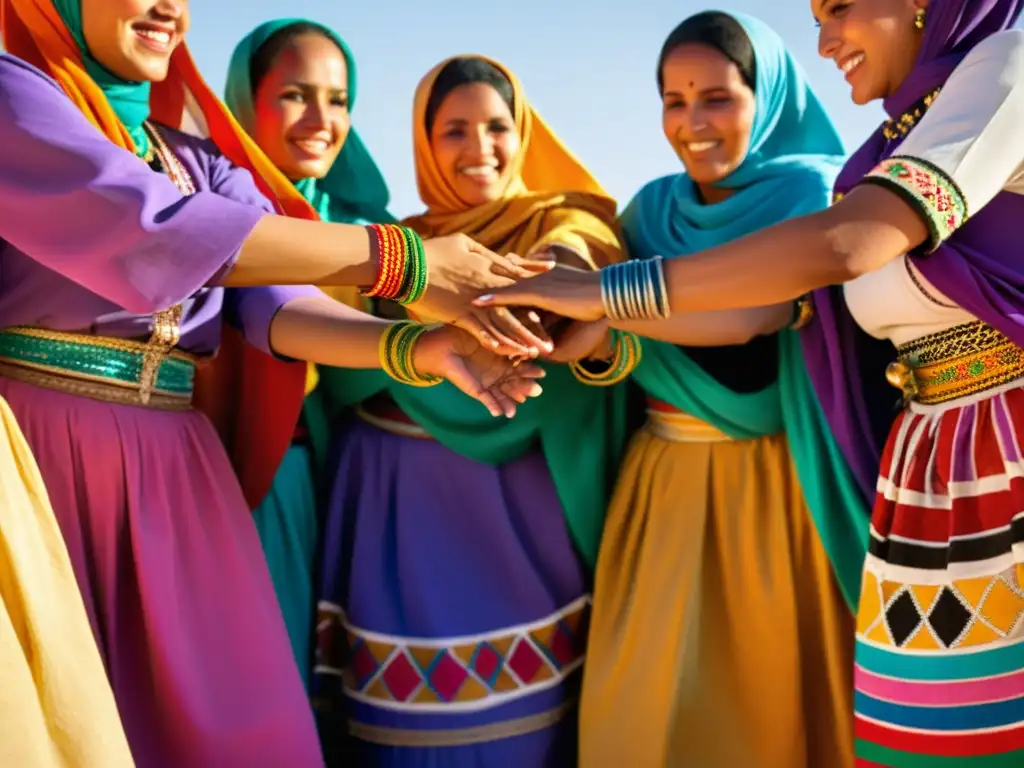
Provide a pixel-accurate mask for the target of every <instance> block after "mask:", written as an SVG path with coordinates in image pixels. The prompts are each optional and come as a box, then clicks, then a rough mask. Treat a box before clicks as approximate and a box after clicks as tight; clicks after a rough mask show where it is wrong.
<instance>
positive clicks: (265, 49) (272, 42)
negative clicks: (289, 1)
mask: <svg viewBox="0 0 1024 768" xmlns="http://www.w3.org/2000/svg"><path fill="white" fill-rule="evenodd" d="M303 35H320V37H322V38H324V40H330V41H331V43H333V44H334V45H335V46H337V48H338V50H339V51H341V55H342V56H344V55H345V52H344V51H342V50H341V46H340V45H338V41H337V40H335V39H334V38H333V37H332V36H331V35H330V33H329V32H327V30H325V29H324V28H323V27H321V26H320V25H319V24H314V23H313V22H311V21H299V22H296V23H295V24H291V25H289V26H287V27H282V28H281V29H279V30H277V31H276V32H275V33H274V34H272V35H271V36H270V37H268V38H267V39H266V40H264V41H263V45H261V46H260V47H259V48H257V49H256V53H254V54H253V57H252V60H251V61H250V62H249V82H250V83H251V84H252V92H253V93H256V91H257V90H258V89H259V87H260V84H261V83H262V82H263V78H265V77H266V76H267V73H268V72H270V68H271V67H273V66H274V61H275V60H276V59H277V57H278V56H279V55H280V53H281V51H283V50H284V49H285V48H287V47H288V44H289V43H291V42H292V41H293V40H295V39H296V38H298V37H302V36H303Z"/></svg>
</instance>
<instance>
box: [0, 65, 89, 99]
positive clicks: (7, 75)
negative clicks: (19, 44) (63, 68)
mask: <svg viewBox="0 0 1024 768" xmlns="http://www.w3.org/2000/svg"><path fill="white" fill-rule="evenodd" d="M0 101H2V103H3V106H4V107H5V108H6V109H7V110H10V111H15V112H18V111H21V109H22V108H30V109H31V108H35V109H39V108H41V107H43V106H44V105H46V104H52V105H53V106H54V107H55V108H74V105H73V104H72V103H71V100H70V99H69V98H67V96H66V95H65V93H64V91H63V90H62V89H61V87H60V86H59V85H58V84H57V81H56V80H54V79H53V78H52V77H50V76H49V75H47V74H46V73H45V72H43V71H42V70H41V69H38V68H37V67H34V66H33V65H31V64H29V63H28V62H27V61H23V60H22V59H19V58H18V57H16V56H11V55H10V54H9V53H0ZM76 111H77V110H76Z"/></svg>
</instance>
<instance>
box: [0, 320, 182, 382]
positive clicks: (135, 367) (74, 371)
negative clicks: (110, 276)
mask: <svg viewBox="0 0 1024 768" xmlns="http://www.w3.org/2000/svg"><path fill="white" fill-rule="evenodd" d="M0 360H8V361H10V362H13V363H15V364H17V363H21V364H23V365H28V366H31V367H33V368H38V369H40V370H44V371H49V372H52V373H58V374H61V373H63V374H67V375H70V376H73V377H79V378H82V377H87V378H89V379H92V380H94V381H96V380H100V381H106V382H109V383H112V384H120V385H128V386H136V387H137V386H139V385H140V380H141V376H142V362H143V353H142V352H141V351H135V350H131V349H120V348H117V347H116V346H115V345H109V346H108V345H106V344H89V343H86V342H80V341H64V340H57V339H52V338H45V337H41V336H36V335H30V334H26V333H19V332H17V331H13V330H8V331H0ZM195 373H196V366H195V363H193V362H191V361H189V360H183V359H181V358H178V357H166V358H164V360H163V361H162V362H161V364H160V369H159V371H158V373H157V378H156V386H155V387H154V391H155V392H160V393H163V394H167V395H175V396H182V397H190V396H191V395H192V389H193V386H194V382H195Z"/></svg>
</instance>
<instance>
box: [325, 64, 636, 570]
mask: <svg viewBox="0 0 1024 768" xmlns="http://www.w3.org/2000/svg"><path fill="white" fill-rule="evenodd" d="M479 58H480V59H482V60H483V61H486V62H488V63H490V64H492V65H493V66H494V67H496V68H497V69H498V70H499V71H500V72H501V73H502V74H504V75H505V77H506V78H508V80H509V83H510V84H511V85H512V89H513V117H514V119H515V123H516V127H517V129H518V130H519V134H520V138H521V144H520V149H519V152H518V153H517V154H516V156H515V157H514V158H513V159H512V160H511V163H512V167H513V169H514V170H513V174H512V181H511V183H510V185H509V187H508V189H507V190H506V194H505V195H504V196H503V197H502V198H501V199H500V200H496V201H494V202H493V203H487V204H484V205H481V206H477V207H470V206H469V205H467V204H466V203H465V202H463V201H462V200H460V199H459V198H458V196H457V195H456V194H455V191H454V190H453V189H452V188H451V187H450V186H449V185H448V183H447V182H446V181H445V179H444V176H443V175H442V174H441V171H440V169H439V168H438V167H437V164H436V162H435V160H434V155H433V150H432V149H431V145H430V141H429V137H428V136H427V132H426V109H427V102H428V101H429V99H430V95H431V92H432V90H433V87H434V82H435V80H436V78H437V75H438V74H439V73H440V72H441V70H442V69H443V68H444V67H445V65H447V64H448V61H451V59H449V60H448V61H444V62H442V63H441V64H439V65H438V66H436V67H435V68H434V69H432V70H431V71H430V73H428V74H427V75H426V77H424V78H423V80H422V81H421V82H420V84H419V87H418V88H417V89H416V97H415V102H414V106H413V137H414V151H415V156H416V175H417V181H418V184H419V190H420V195H421V197H422V198H423V202H424V203H425V204H426V205H427V211H426V212H425V213H423V214H422V215H420V216H416V217H413V218H411V219H408V220H406V221H405V222H404V223H406V224H408V225H409V226H411V227H412V228H413V229H415V230H416V231H417V232H419V233H420V234H421V235H423V236H424V237H437V236H442V235H447V234H452V233H456V232H462V233H465V234H467V235H469V236H470V237H472V238H474V239H475V240H477V241H478V242H480V243H481V244H483V245H485V246H487V247H490V248H492V249H494V250H496V251H498V252H500V253H509V252H514V253H519V254H522V255H525V254H528V253H531V252H535V251H537V250H540V249H542V248H544V247H546V246H549V245H551V244H560V245H567V246H570V247H575V248H577V249H579V250H580V251H582V252H584V253H586V252H588V251H589V253H590V254H591V255H592V256H594V255H596V256H597V259H596V261H598V262H599V263H609V262H614V261H619V260H621V259H622V257H623V254H622V247H621V244H620V241H619V236H618V232H617V229H616V227H615V202H614V201H613V200H612V199H611V198H609V197H608V196H607V195H606V194H605V193H604V191H603V189H602V188H601V186H600V185H599V184H598V183H597V181H596V180H595V179H594V178H593V176H591V174H590V172H589V171H587V169H586V168H585V167H584V166H583V165H582V163H580V161H579V160H577V159H576V158H575V157H574V156H573V155H572V154H571V153H570V152H569V151H568V150H567V149H566V148H565V147H564V146H563V145H562V143H561V141H559V139H558V138H557V137H556V136H555V134H554V133H553V132H552V131H551V129H550V128H548V126H547V125H546V124H545V123H544V121H543V120H542V119H541V117H540V115H538V114H537V112H536V111H534V109H533V108H532V107H531V106H530V104H529V102H528V101H527V99H526V96H525V93H524V91H523V87H522V85H521V84H520V82H519V80H518V79H517V78H516V77H515V76H514V75H513V74H512V73H511V72H510V71H509V70H508V69H506V68H505V67H504V66H502V65H500V64H498V63H497V62H494V61H491V60H490V59H486V58H484V57H482V56H481V57H479ZM546 367H547V378H545V379H544V394H543V395H542V396H541V397H539V398H536V399H533V400H529V401H527V402H526V403H525V404H523V405H521V406H519V408H518V409H517V412H516V416H515V418H514V419H510V420H497V419H494V418H492V417H491V416H490V415H489V414H488V413H487V411H486V410H484V409H483V408H482V407H481V406H480V404H479V403H477V402H475V401H473V400H472V399H470V398H469V397H467V396H466V395H464V394H463V393H462V392H460V391H459V390H458V389H456V388H455V387H454V386H452V385H451V384H448V383H443V384H440V385H438V386H436V387H430V388H428V389H420V388H416V387H408V386H402V385H399V384H396V383H395V382H393V381H390V380H387V379H383V380H382V379H381V378H379V377H378V383H377V384H376V386H375V387H373V386H368V384H367V382H368V377H367V375H366V372H361V371H345V370H341V369H330V370H324V371H322V376H323V381H324V383H325V384H327V385H328V386H329V387H330V388H331V396H332V399H333V400H335V401H342V400H345V399H346V398H347V399H348V401H349V402H353V401H357V400H359V399H363V398H365V397H367V396H368V395H369V394H371V393H372V392H373V391H374V390H377V391H379V390H385V389H386V390H387V392H388V394H389V395H390V396H391V397H392V398H393V399H394V400H395V402H396V403H397V404H398V406H399V407H400V408H401V409H402V410H403V411H404V412H405V413H406V414H408V415H409V416H410V417H411V418H412V419H413V420H415V421H416V422H417V423H418V424H419V425H420V426H422V427H423V428H424V429H425V430H426V431H427V432H428V433H429V434H430V435H431V436H432V437H433V438H434V439H436V440H437V441H438V442H440V443H442V444H443V445H445V446H446V447H448V448H450V449H451V450H453V451H455V452H456V453H459V454H462V455H463V456H468V457H469V458H471V459H474V460H476V461H480V462H484V463H487V464H492V465H497V464H503V463H505V462H509V461H513V460H515V459H517V458H520V457H521V456H523V455H524V454H526V453H527V451H529V450H530V449H531V448H533V447H534V446H536V445H537V444H538V443H539V444H540V447H541V449H542V450H543V452H544V457H545V459H546V461H547V465H548V469H549V470H550V472H551V476H552V479H553V481H554V484H555V488H556V490H557V493H558V497H559V500H560V501H561V502H562V508H563V510H564V513H565V516H566V523H567V526H568V528H569V532H570V534H571V535H572V537H573V540H574V542H575V543H576V546H577V549H578V550H579V552H580V554H581V555H582V557H583V558H584V560H585V561H586V562H587V563H588V564H589V565H590V566H593V564H594V563H595V562H596V559H597V549H598V544H599V542H600V538H601V530H602V527H603V522H604V512H605V509H606V508H607V503H608V496H609V493H610V491H611V488H612V486H613V483H614V480H615V477H616V473H617V470H618V465H619V461H620V459H621V456H622V453H623V449H624V447H625V440H626V428H627V418H626V414H627V402H626V389H625V387H622V386H620V387H612V388H609V389H605V388H601V387H590V386H587V385H584V384H581V383H579V382H577V381H576V379H575V378H573V376H572V373H571V372H570V371H569V369H568V367H567V366H564V365H551V366H546ZM374 373H376V372H374ZM580 429H585V430H586V436H585V439H582V440H581V439H580V432H579V430H580Z"/></svg>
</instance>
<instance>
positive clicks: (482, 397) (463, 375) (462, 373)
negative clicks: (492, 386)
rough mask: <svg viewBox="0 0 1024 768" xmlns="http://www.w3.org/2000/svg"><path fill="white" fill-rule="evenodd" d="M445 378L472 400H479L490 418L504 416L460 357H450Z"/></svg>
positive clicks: (493, 398)
mask: <svg viewBox="0 0 1024 768" xmlns="http://www.w3.org/2000/svg"><path fill="white" fill-rule="evenodd" d="M445 378H446V379H448V381H450V382H451V383H452V384H454V385H455V386H456V387H457V388H458V389H460V390H462V391H463V392H465V393H466V394H467V395H469V396H470V397H472V398H473V399H475V400H479V401H480V402H481V403H482V404H483V406H484V408H486V409H487V412H488V413H490V414H491V416H494V417H495V418H497V417H498V416H502V415H504V413H505V408H503V407H502V405H501V404H500V403H499V402H498V401H497V399H496V398H495V397H494V395H493V394H492V393H491V392H490V391H488V389H487V388H486V387H485V386H484V385H483V382H482V381H480V380H479V379H478V378H476V377H475V376H474V375H473V373H472V372H471V371H470V369H469V367H468V366H467V365H466V363H465V361H464V360H463V359H462V358H461V357H458V356H457V355H453V356H452V359H450V360H449V362H448V365H447V368H446V370H445Z"/></svg>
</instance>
